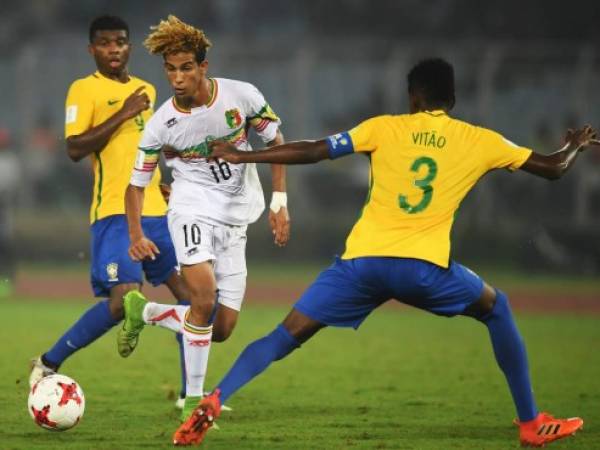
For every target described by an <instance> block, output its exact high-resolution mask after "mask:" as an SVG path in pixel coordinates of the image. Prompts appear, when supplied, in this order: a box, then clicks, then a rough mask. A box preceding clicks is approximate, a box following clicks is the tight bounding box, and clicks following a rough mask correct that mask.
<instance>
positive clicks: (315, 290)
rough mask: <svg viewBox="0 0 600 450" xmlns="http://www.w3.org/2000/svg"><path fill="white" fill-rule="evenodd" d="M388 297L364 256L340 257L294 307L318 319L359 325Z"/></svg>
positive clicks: (323, 321)
mask: <svg viewBox="0 0 600 450" xmlns="http://www.w3.org/2000/svg"><path fill="white" fill-rule="evenodd" d="M388 298H389V296H387V295H386V293H385V291H384V289H382V286H381V284H380V283H378V282H377V280H376V279H374V278H373V276H372V272H371V267H370V265H369V264H368V263H367V262H365V261H361V258H357V259H353V260H343V259H340V258H337V259H336V261H335V262H334V263H333V264H332V265H331V266H330V267H328V268H327V269H325V270H324V271H323V272H321V273H320V274H319V276H318V277H317V279H316V280H315V281H314V282H313V283H312V284H311V285H310V286H309V287H308V289H307V290H306V291H305V292H304V293H303V294H302V296H301V297H300V299H299V300H298V301H297V302H296V303H295V304H294V309H296V310H297V311H299V312H300V313H302V314H303V315H305V316H307V317H309V318H310V319H312V320H314V321H315V322H318V323H321V324H325V325H328V326H336V327H353V328H358V327H359V326H360V324H361V323H362V322H363V321H364V320H365V319H366V318H367V316H368V315H369V314H370V313H371V312H372V311H373V310H374V309H375V308H377V307H378V306H380V305H381V304H382V303H383V302H385V301H386V300H387V299H388Z"/></svg>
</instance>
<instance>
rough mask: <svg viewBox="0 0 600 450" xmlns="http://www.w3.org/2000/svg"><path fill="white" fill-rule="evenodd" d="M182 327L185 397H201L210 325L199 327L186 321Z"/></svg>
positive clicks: (210, 330) (209, 339) (210, 338)
mask: <svg viewBox="0 0 600 450" xmlns="http://www.w3.org/2000/svg"><path fill="white" fill-rule="evenodd" d="M188 315H189V313H188V314H186V316H185V319H184V326H183V333H182V334H183V348H184V353H185V368H186V396H191V397H201V396H202V395H203V394H204V378H205V376H206V367H207V365H208V354H209V352H210V344H211V341H212V325H209V326H208V327H199V326H196V325H192V324H190V323H189V322H188V321H187V316H188Z"/></svg>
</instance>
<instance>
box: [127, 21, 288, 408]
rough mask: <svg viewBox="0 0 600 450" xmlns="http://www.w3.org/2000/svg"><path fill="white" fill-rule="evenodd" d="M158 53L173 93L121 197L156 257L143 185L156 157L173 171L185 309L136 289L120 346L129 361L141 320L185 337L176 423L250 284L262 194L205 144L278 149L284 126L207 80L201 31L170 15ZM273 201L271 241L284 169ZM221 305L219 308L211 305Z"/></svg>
mask: <svg viewBox="0 0 600 450" xmlns="http://www.w3.org/2000/svg"><path fill="white" fill-rule="evenodd" d="M144 45H145V46H146V47H147V48H148V50H149V51H150V53H152V54H159V55H162V56H163V59H164V66H165V70H166V74H167V77H168V79H169V82H170V83H171V87H172V88H173V90H174V93H175V95H174V96H173V97H171V98H170V99H169V100H167V101H166V102H165V103H164V104H163V105H162V106H161V107H160V108H159V109H158V110H157V111H156V113H155V114H154V115H153V116H152V118H151V119H150V120H149V121H148V123H147V125H146V128H145V130H144V133H143V135H142V138H141V140H140V143H139V151H138V157H137V160H136V163H135V167H134V171H133V175H132V177H131V181H130V185H129V187H128V189H127V192H126V194H125V204H126V212H127V219H128V223H129V236H130V240H131V246H130V249H129V254H130V256H131V257H132V259H134V260H139V261H143V260H147V259H154V258H155V255H156V254H157V253H158V249H157V248H156V246H155V245H154V243H153V242H152V241H151V240H149V239H148V238H146V237H145V236H144V234H143V231H142V228H141V226H140V217H141V210H142V205H143V200H144V187H145V186H147V185H148V184H149V182H150V180H151V178H152V174H153V172H154V170H155V169H156V167H157V165H158V161H159V156H160V154H161V153H163V154H164V157H165V160H166V165H167V166H168V167H170V168H171V169H172V170H173V179H174V181H173V184H172V192H171V194H170V199H169V210H168V223H169V231H170V234H171V238H172V240H173V244H174V246H175V251H176V254H177V260H178V263H179V264H180V267H181V273H182V275H183V278H184V280H185V282H186V284H187V285H188V287H189V290H190V303H191V306H190V307H186V306H176V305H162V304H157V303H149V302H147V301H146V300H145V298H144V297H143V296H142V294H141V293H139V292H133V293H131V295H128V296H126V297H125V321H124V324H123V329H122V330H121V331H120V332H119V335H118V348H119V353H120V354H121V355H122V356H128V355H129V354H130V353H131V352H132V351H133V349H134V348H135V346H136V345H137V339H138V335H139V333H140V331H141V330H142V328H143V326H144V324H149V323H150V324H157V325H160V326H163V327H165V328H169V329H171V330H173V331H176V332H180V333H182V335H183V341H184V352H185V361H186V368H187V383H186V385H187V386H186V391H187V396H186V402H185V408H184V412H183V414H182V417H183V418H185V417H186V413H188V412H191V410H193V408H194V407H195V406H196V404H197V403H198V400H199V398H200V397H201V396H202V392H203V384H204V376H205V373H206V367H207V362H208V355H209V349H210V346H211V341H218V342H219V341H223V340H225V339H227V338H228V337H229V335H230V334H231V332H232V331H233V328H234V327H235V324H236V321H237V317H238V314H239V311H240V308H241V305H242V301H243V297H244V291H245V288H246V258H245V248H246V228H247V225H248V224H249V223H252V222H254V221H256V220H257V219H258V218H259V216H260V215H261V213H262V211H263V210H264V206H265V205H264V198H263V192H262V188H261V185H260V181H259V179H258V174H257V172H256V167H255V165H254V164H246V165H229V164H228V163H226V162H224V161H219V162H214V161H211V162H208V161H207V159H206V157H207V156H208V154H209V153H208V152H209V149H208V143H209V142H210V141H212V140H214V139H222V140H225V141H227V142H230V143H233V144H234V145H235V146H236V147H237V148H238V149H240V150H243V151H251V150H252V148H251V146H250V144H249V142H248V131H249V129H250V128H254V130H255V131H256V133H257V134H258V136H259V137H260V138H261V139H262V140H263V142H265V143H267V145H269V146H270V145H277V144H280V143H283V136H282V134H281V132H280V131H279V125H280V123H281V122H280V120H279V118H278V117H277V115H276V114H275V113H274V112H273V111H272V109H271V108H270V106H269V104H268V103H267V102H266V101H265V99H264V97H263V95H262V94H261V93H260V92H259V91H258V89H256V88H255V87H254V86H253V85H251V84H249V83H245V82H241V81H234V80H228V79H223V78H209V77H208V76H207V68H208V62H207V60H206V51H207V49H208V48H209V47H210V45H211V43H210V41H209V40H208V39H207V38H206V36H205V35H204V32H203V31H202V30H199V29H196V28H194V27H192V26H190V25H187V24H185V23H183V22H181V21H180V20H179V19H178V18H176V17H174V16H169V17H168V19H167V20H163V21H161V22H160V23H159V25H157V26H156V27H153V28H152V32H151V33H150V35H149V36H148V38H147V39H146V41H145V42H144ZM272 178H273V200H272V202H271V207H270V212H269V222H270V225H271V228H272V231H273V234H274V236H275V243H276V244H277V245H280V246H283V245H285V244H286V242H287V240H288V238H289V215H288V212H287V207H286V194H285V169H284V167H283V166H280V165H273V166H272ZM217 304H218V307H217Z"/></svg>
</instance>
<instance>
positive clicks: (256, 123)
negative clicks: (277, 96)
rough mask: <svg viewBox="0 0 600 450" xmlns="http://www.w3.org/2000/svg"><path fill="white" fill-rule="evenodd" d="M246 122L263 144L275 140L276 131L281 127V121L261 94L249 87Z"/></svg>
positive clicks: (254, 88)
mask: <svg viewBox="0 0 600 450" xmlns="http://www.w3.org/2000/svg"><path fill="white" fill-rule="evenodd" d="M247 100H248V111H247V112H246V114H247V118H246V120H247V122H248V123H249V124H250V126H251V127H252V128H254V130H255V131H256V133H257V134H258V136H259V137H260V138H261V139H262V141H263V142H264V143H268V142H271V141H272V140H273V139H275V136H276V134H277V130H278V129H279V126H280V125H281V119H280V118H279V116H277V114H275V112H274V111H273V110H272V109H271V106H270V105H269V104H268V103H267V101H266V100H265V98H264V96H263V95H262V93H261V92H260V91H259V90H258V89H257V88H256V87H254V86H252V85H250V88H249V90H248V98H247Z"/></svg>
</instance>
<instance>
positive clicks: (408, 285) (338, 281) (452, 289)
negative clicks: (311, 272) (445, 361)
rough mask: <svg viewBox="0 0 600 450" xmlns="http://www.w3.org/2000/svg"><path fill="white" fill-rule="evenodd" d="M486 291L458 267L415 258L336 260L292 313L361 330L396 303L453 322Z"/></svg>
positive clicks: (471, 274) (475, 276) (472, 274)
mask: <svg viewBox="0 0 600 450" xmlns="http://www.w3.org/2000/svg"><path fill="white" fill-rule="evenodd" d="M482 291H483V281H482V280H481V278H479V276H477V275H476V274H475V273H473V272H472V271H471V270H469V269H467V268H466V267H464V266H462V265H460V264H458V263H456V262H454V261H451V262H450V266H449V267H448V268H447V269H444V268H442V267H440V266H437V265H435V264H432V263H429V262H427V261H423V260H419V259H412V258H380V257H368V258H355V259H348V260H345V259H340V258H336V260H335V262H334V263H333V264H332V265H331V266H330V267H329V268H327V269H325V270H324V271H323V272H321V274H319V276H318V277H317V279H316V280H315V282H314V283H313V284H312V285H311V286H310V287H309V288H308V289H307V290H306V292H304V294H302V297H300V299H299V300H298V301H297V302H296V304H295V305H294V308H295V309H297V310H298V311H300V312H301V313H303V314H305V315H306V316H308V317H310V318H311V319H313V320H316V321H318V322H321V323H323V324H325V325H329V326H338V327H353V328H358V327H359V326H360V324H361V323H362V322H363V320H365V319H366V318H367V316H368V315H369V314H370V313H371V311H373V310H374V309H375V308H377V307H378V306H380V305H381V304H382V303H385V302H386V301H387V300H389V299H392V298H393V299H396V300H398V301H400V302H402V303H406V304H409V305H412V306H415V307H417V308H420V309H424V310H426V311H430V312H432V313H434V314H438V315H442V316H455V315H457V314H461V313H462V312H463V311H464V310H465V308H466V307H467V306H469V305H471V304H472V303H473V302H475V301H476V300H478V299H479V298H480V296H481V293H482Z"/></svg>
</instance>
